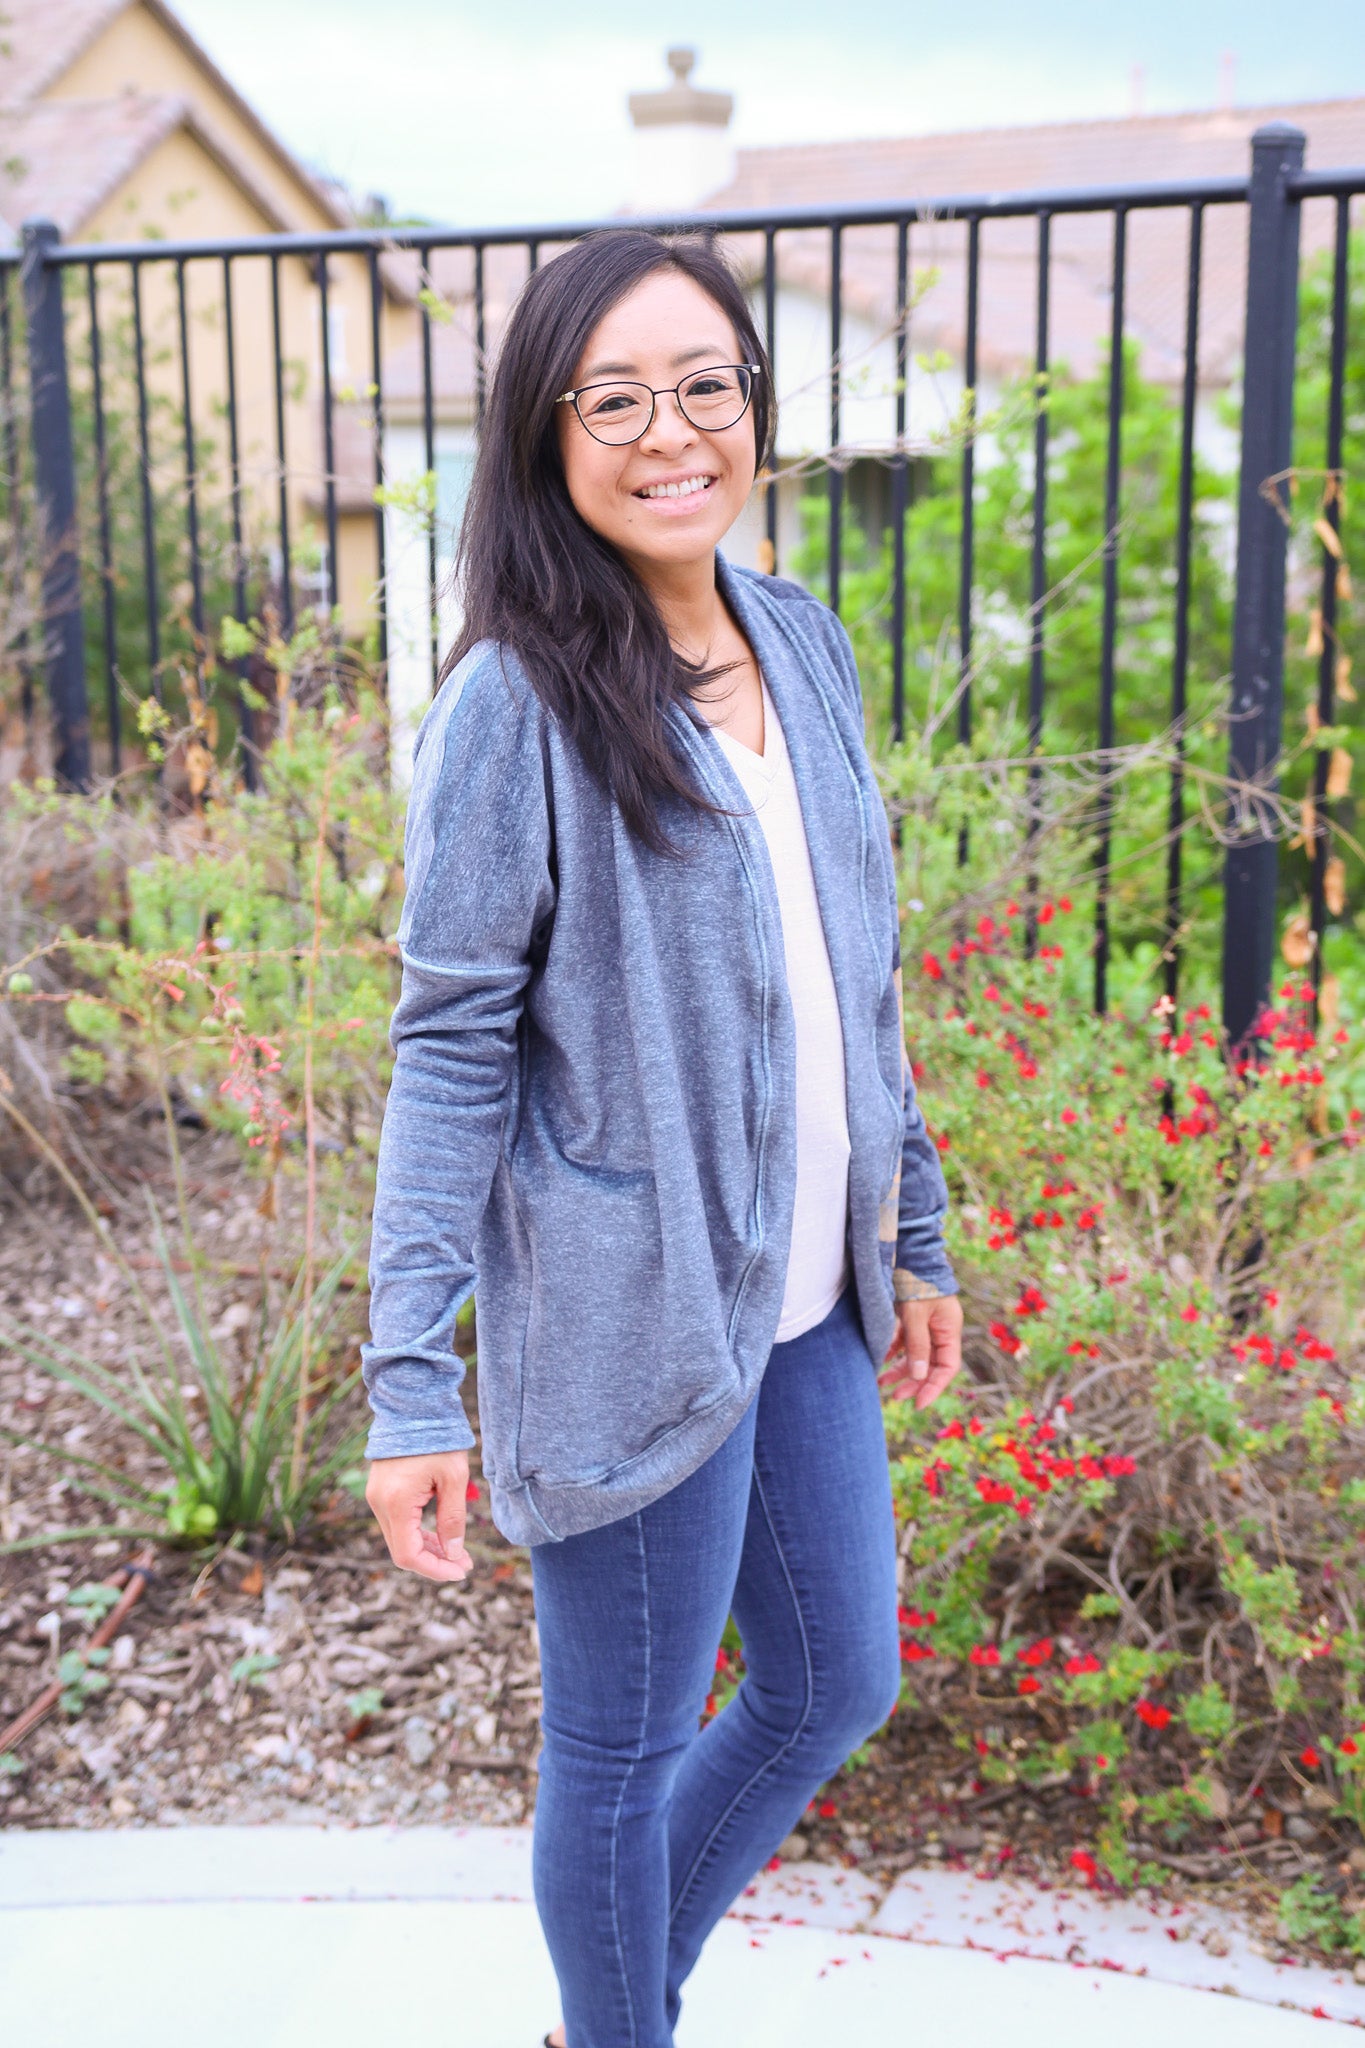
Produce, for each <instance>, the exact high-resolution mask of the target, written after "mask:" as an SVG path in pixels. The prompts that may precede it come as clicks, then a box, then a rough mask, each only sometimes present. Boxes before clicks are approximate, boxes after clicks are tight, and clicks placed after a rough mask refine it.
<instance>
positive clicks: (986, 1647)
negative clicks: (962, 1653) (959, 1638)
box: [967, 1643, 1000, 1664]
mask: <svg viewBox="0 0 1365 2048" xmlns="http://www.w3.org/2000/svg"><path fill="white" fill-rule="evenodd" d="M967 1661H968V1663H969V1664H998V1663H999V1662H1000V1652H999V1650H997V1648H996V1647H995V1644H994V1643H977V1644H976V1646H975V1647H974V1648H973V1649H972V1650H971V1651H969V1653H968V1657H967Z"/></svg>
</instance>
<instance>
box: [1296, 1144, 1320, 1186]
mask: <svg viewBox="0 0 1365 2048" xmlns="http://www.w3.org/2000/svg"><path fill="white" fill-rule="evenodd" d="M1317 1156H1318V1155H1317V1152H1316V1150H1315V1148H1314V1146H1313V1143H1312V1141H1311V1139H1309V1138H1301V1139H1300V1140H1299V1142H1298V1144H1297V1145H1296V1146H1295V1147H1294V1156H1293V1158H1292V1160H1291V1162H1290V1164H1291V1165H1292V1166H1293V1168H1294V1171H1295V1173H1297V1174H1298V1175H1299V1176H1300V1177H1301V1178H1302V1176H1303V1175H1305V1174H1309V1173H1311V1172H1312V1171H1313V1161H1314V1160H1315V1159H1316V1158H1317Z"/></svg>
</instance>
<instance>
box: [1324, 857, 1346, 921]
mask: <svg viewBox="0 0 1365 2048" xmlns="http://www.w3.org/2000/svg"><path fill="white" fill-rule="evenodd" d="M1322 895H1323V901H1324V902H1325V903H1326V905H1327V908H1328V909H1329V910H1330V911H1331V913H1332V915H1333V917H1340V916H1341V913H1342V911H1343V910H1344V909H1345V908H1346V863H1345V861H1344V860H1343V859H1342V858H1341V855H1340V854H1339V853H1334V854H1333V855H1332V858H1331V859H1330V860H1329V861H1328V863H1327V866H1326V867H1325V869H1324V870H1323V876H1322Z"/></svg>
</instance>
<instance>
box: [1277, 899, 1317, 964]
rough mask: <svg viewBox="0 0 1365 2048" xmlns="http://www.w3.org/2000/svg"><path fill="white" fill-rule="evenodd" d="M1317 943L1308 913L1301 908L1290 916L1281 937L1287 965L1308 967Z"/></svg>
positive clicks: (1281, 949)
mask: <svg viewBox="0 0 1365 2048" xmlns="http://www.w3.org/2000/svg"><path fill="white" fill-rule="evenodd" d="M1316 944H1317V941H1316V939H1315V938H1314V936H1313V927H1312V925H1311V924H1310V923H1309V920H1308V913H1307V912H1306V911H1303V910H1300V911H1298V912H1296V914H1295V915H1294V916H1293V917H1291V918H1290V920H1289V922H1288V924H1287V925H1286V926H1285V928H1284V934H1283V936H1282V937H1281V939H1280V952H1281V954H1282V955H1283V957H1284V963H1285V965H1286V967H1307V965H1308V963H1309V961H1310V960H1311V959H1312V957H1313V949H1314V947H1315V945H1316Z"/></svg>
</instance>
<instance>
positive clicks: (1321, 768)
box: [1309, 193, 1351, 1003]
mask: <svg viewBox="0 0 1365 2048" xmlns="http://www.w3.org/2000/svg"><path fill="white" fill-rule="evenodd" d="M1350 265H1351V202H1350V200H1349V198H1347V197H1346V195H1345V194H1344V193H1343V194H1342V196H1341V197H1340V198H1339V199H1338V200H1337V206H1336V243H1335V248H1334V250H1333V258H1332V351H1331V365H1330V369H1329V373H1328V385H1327V481H1328V488H1327V493H1326V503H1325V504H1324V506H1323V516H1324V518H1325V519H1326V521H1327V524H1328V525H1329V527H1330V528H1331V529H1332V531H1333V533H1337V534H1339V533H1340V531H1341V497H1342V492H1343V490H1344V488H1345V482H1346V480H1345V477H1344V476H1343V474H1342V467H1341V456H1342V439H1343V436H1344V433H1345V425H1346V327H1347V317H1348V310H1349V307H1350ZM1338 567H1339V564H1338V558H1337V556H1336V555H1335V554H1333V552H1332V550H1331V549H1330V548H1329V547H1326V546H1324V548H1323V550H1322V600H1321V602H1322V654H1321V657H1320V658H1319V661H1318V721H1319V724H1320V725H1331V724H1332V722H1333V719H1334V717H1335V713H1336V688H1337V677H1336V668H1337V658H1338V656H1339V654H1340V652H1341V648H1340V642H1339V639H1338V635H1337V575H1338ZM1328 762H1329V756H1328V753H1327V750H1326V748H1325V747H1318V748H1317V749H1316V750H1315V752H1314V755H1313V837H1312V846H1311V857H1312V876H1311V881H1310V896H1309V904H1310V918H1311V922H1312V927H1313V961H1312V974H1313V994H1314V1001H1315V1003H1316V999H1317V992H1318V990H1319V989H1320V988H1321V987H1322V936H1323V932H1324V930H1325V929H1326V925H1327V860H1328V855H1329V852H1330V848H1331V834H1330V831H1329V829H1328V820H1327V770H1328Z"/></svg>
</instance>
